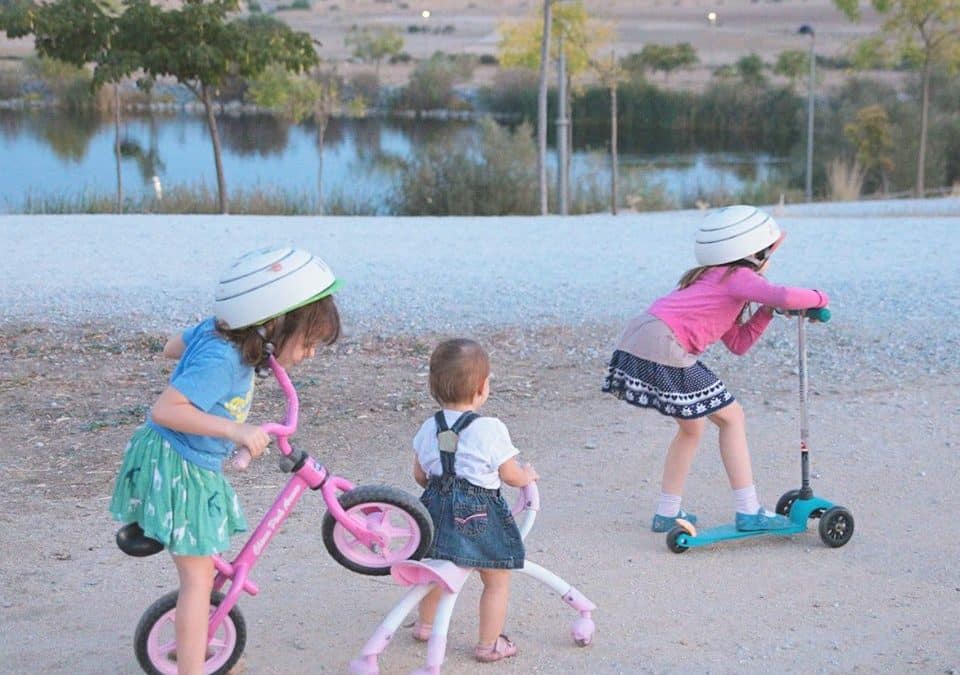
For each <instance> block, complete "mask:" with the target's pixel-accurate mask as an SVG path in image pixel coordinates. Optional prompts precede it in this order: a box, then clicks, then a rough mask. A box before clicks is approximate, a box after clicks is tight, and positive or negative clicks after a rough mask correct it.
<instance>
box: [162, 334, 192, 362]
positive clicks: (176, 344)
mask: <svg viewBox="0 0 960 675" xmlns="http://www.w3.org/2000/svg"><path fill="white" fill-rule="evenodd" d="M186 348H187V345H186V344H184V342H183V336H182V335H174V336H173V337H171V338H170V339H169V340H167V344H165V345H164V346H163V355H164V356H166V357H167V358H168V359H179V358H180V357H181V356H183V352H184V350H185V349H186Z"/></svg>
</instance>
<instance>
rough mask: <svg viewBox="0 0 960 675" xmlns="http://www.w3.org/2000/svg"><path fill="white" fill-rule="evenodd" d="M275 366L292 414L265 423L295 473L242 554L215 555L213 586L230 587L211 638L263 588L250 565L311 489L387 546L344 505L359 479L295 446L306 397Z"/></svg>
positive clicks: (359, 534) (349, 524) (367, 540)
mask: <svg viewBox="0 0 960 675" xmlns="http://www.w3.org/2000/svg"><path fill="white" fill-rule="evenodd" d="M269 365H270V369H271V370H272V371H273V374H274V376H275V377H276V378H277V382H278V383H279V384H280V388H281V389H282V390H283V393H284V395H285V396H286V399H287V413H286V416H285V417H284V421H283V423H282V424H277V423H270V424H264V425H262V426H261V428H262V429H263V430H264V431H266V432H267V433H268V434H270V435H272V436H274V437H275V438H276V443H277V447H278V448H279V449H280V452H281V453H282V454H283V455H284V457H285V458H286V460H284V461H285V462H289V469H288V470H289V471H290V472H291V474H292V475H291V476H290V480H289V481H287V484H286V485H285V486H284V487H283V489H282V490H281V491H280V494H279V495H278V496H277V498H276V499H275V500H274V502H273V504H272V505H271V507H270V509H269V510H268V511H267V512H266V514H264V516H263V518H262V519H261V520H260V524H259V525H257V527H256V529H255V530H254V531H253V534H251V535H250V538H249V539H248V540H247V542H246V543H245V544H244V545H243V548H242V549H240V552H239V553H238V554H237V556H236V557H235V558H234V559H233V560H232V561H229V562H228V561H226V560H224V559H223V558H221V557H220V556H219V555H214V556H212V557H213V564H214V567H215V568H216V570H217V575H216V577H215V578H214V580H213V590H215V591H219V590H220V589H221V588H223V587H224V585H226V583H227V582H228V581H229V582H230V589H229V591H227V593H226V594H225V597H224V599H223V601H222V602H221V603H220V605H219V607H217V610H216V611H215V612H214V613H213V615H212V616H211V617H210V624H209V628H208V631H207V639H208V640H209V639H212V638H213V637H214V635H215V634H216V632H217V629H218V628H219V627H220V624H221V623H222V622H223V619H224V618H225V617H226V616H227V614H229V613H230V610H231V609H233V608H234V606H235V605H236V604H237V601H238V600H239V599H240V593H241V592H244V591H245V592H246V593H248V594H249V595H256V594H257V593H258V592H259V590H260V589H259V587H258V586H257V584H256V583H254V582H253V581H252V580H251V579H250V578H249V574H250V570H252V569H253V566H254V565H256V563H257V560H259V558H260V556H261V555H262V554H263V552H264V550H266V548H267V545H268V544H269V543H270V540H271V539H273V536H274V535H275V534H276V533H277V530H279V529H280V526H281V525H282V524H283V523H284V521H286V519H287V518H288V517H289V515H290V513H291V511H293V508H294V507H295V506H296V504H297V502H298V501H300V498H301V497H302V496H303V494H304V493H305V491H306V489H307V488H310V489H311V490H320V493H321V494H322V495H323V501H324V502H325V503H326V505H327V510H329V512H330V515H332V516H333V517H334V518H335V519H336V521H337V522H338V523H340V524H341V525H342V526H343V528H344V529H346V530H347V531H348V532H350V534H352V535H353V536H354V537H356V538H357V540H358V541H360V542H361V543H362V544H364V545H365V546H368V547H370V546H384V545H385V538H384V536H383V535H381V534H377V533H375V532H371V531H369V530H367V529H366V528H362V527H360V526H359V525H358V524H357V523H356V522H355V521H354V520H353V518H351V517H350V516H348V515H347V513H346V511H344V509H343V507H342V506H340V501H339V499H338V498H337V495H338V494H339V493H340V492H348V491H350V490H352V489H353V488H354V487H355V486H354V484H353V483H351V482H350V481H348V480H347V479H345V478H341V477H340V476H335V475H333V474H331V473H330V472H329V471H328V470H327V468H326V467H325V466H323V465H322V464H320V463H319V462H318V461H317V460H316V459H314V458H313V457H311V456H310V455H309V454H307V453H306V452H303V451H301V450H297V449H295V448H293V447H292V446H291V445H290V440H289V437H290V436H292V435H293V434H294V433H296V430H297V418H298V415H299V411H300V400H299V398H298V397H297V390H296V389H295V388H294V386H293V383H292V382H291V381H290V377H289V376H288V375H287V373H286V371H285V370H284V369H283V367H282V366H281V365H280V364H279V363H278V362H277V360H276V359H275V358H274V357H273V356H271V357H270V360H269Z"/></svg>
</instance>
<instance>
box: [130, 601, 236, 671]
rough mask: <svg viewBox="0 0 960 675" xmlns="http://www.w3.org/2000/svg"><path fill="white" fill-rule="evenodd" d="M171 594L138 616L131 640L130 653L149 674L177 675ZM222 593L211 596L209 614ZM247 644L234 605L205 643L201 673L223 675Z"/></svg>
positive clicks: (174, 610) (173, 612)
mask: <svg viewBox="0 0 960 675" xmlns="http://www.w3.org/2000/svg"><path fill="white" fill-rule="evenodd" d="M178 593H179V591H171V592H170V593H167V594H166V595H164V596H163V597H162V598H160V599H159V600H157V601H156V602H154V603H153V604H152V605H150V607H148V608H147V611H146V612H144V613H143V616H142V617H140V622H139V623H138V624H137V630H136V632H135V633H134V638H133V650H134V652H135V653H136V655H137V661H138V662H139V663H140V667H141V668H143V672H145V673H149V675H177V638H176V633H175V631H174V619H175V615H176V613H177V595H178ZM223 597H224V596H223V594H222V593H218V592H214V593H213V594H212V595H211V596H210V614H211V615H213V612H214V611H215V610H216V608H217V607H219V606H220V603H221V602H223ZM246 644H247V623H246V621H244V618H243V614H241V613H240V608H239V607H236V606H234V608H233V609H231V610H230V612H229V613H228V614H227V616H225V617H224V619H223V621H222V622H221V624H220V626H219V628H218V629H217V632H216V634H215V635H214V636H213V639H211V640H210V641H209V642H208V643H207V659H206V661H205V662H204V664H203V672H204V673H206V674H208V675H226V673H228V672H230V669H231V668H233V666H234V665H236V663H237V661H239V660H240V656H241V655H242V654H243V648H244V647H245V646H246Z"/></svg>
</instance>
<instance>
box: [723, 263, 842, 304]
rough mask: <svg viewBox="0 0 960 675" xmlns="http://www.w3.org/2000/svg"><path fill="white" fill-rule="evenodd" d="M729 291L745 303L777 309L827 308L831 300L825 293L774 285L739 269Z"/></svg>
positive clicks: (731, 281)
mask: <svg viewBox="0 0 960 675" xmlns="http://www.w3.org/2000/svg"><path fill="white" fill-rule="evenodd" d="M727 289H728V290H729V292H730V294H731V295H733V296H734V297H735V298H738V299H740V300H743V301H744V302H758V303H761V304H764V305H769V306H770V307H776V308H777V309H812V308H816V307H826V306H827V305H828V304H829V303H830V298H828V297H827V294H826V293H824V292H823V291H817V290H814V289H811V288H797V287H795V286H778V285H777V284H772V283H770V282H769V281H767V280H766V279H764V278H763V277H762V276H761V275H759V274H757V273H756V272H752V271H750V270H748V269H745V268H739V269H737V270H735V271H734V272H733V274H731V275H730V279H729V281H728V282H727Z"/></svg>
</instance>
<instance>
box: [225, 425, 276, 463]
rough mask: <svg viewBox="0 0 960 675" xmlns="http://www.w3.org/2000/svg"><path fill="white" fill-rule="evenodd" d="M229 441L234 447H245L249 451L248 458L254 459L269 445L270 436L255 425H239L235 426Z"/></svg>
mask: <svg viewBox="0 0 960 675" xmlns="http://www.w3.org/2000/svg"><path fill="white" fill-rule="evenodd" d="M230 440H231V441H233V442H234V443H235V444H236V445H240V446H243V447H245V448H246V449H247V450H249V451H250V456H251V457H253V458H254V459H256V458H257V457H259V456H260V455H262V454H263V451H264V450H266V448H267V446H268V445H269V444H270V434H268V433H267V432H266V431H264V430H263V429H261V428H260V427H258V426H257V425H255V424H245V423H240V424H237V426H236V428H235V430H234V434H233V436H231V437H230Z"/></svg>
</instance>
